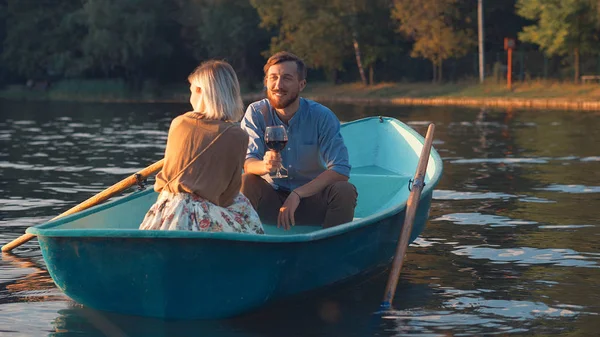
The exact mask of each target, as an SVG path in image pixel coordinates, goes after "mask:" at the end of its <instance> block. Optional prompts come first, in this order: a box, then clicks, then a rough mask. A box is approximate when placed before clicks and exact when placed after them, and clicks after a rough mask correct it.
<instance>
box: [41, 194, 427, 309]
mask: <svg viewBox="0 0 600 337" xmlns="http://www.w3.org/2000/svg"><path fill="white" fill-rule="evenodd" d="M430 202H431V193H428V194H426V195H423V196H422V198H421V201H420V203H419V207H418V212H417V216H416V218H415V223H414V227H413V231H412V238H411V240H410V241H413V240H414V238H416V236H417V235H418V234H419V233H421V232H422V230H423V228H424V227H425V223H426V220H427V218H428V212H429V208H430V207H429V206H430ZM404 216H405V209H403V210H401V211H400V212H398V213H395V214H392V215H390V216H388V217H385V218H383V219H380V220H378V221H376V222H374V223H372V224H369V225H366V226H362V227H360V228H356V229H354V230H350V231H347V232H344V233H341V234H339V235H335V236H329V237H325V238H323V239H318V240H312V241H308V242H279V243H277V242H244V241H227V240H219V239H200V240H199V239H194V238H135V237H131V238H127V237H122V238H111V237H67V236H65V237H52V236H43V235H42V236H39V243H40V247H41V249H42V253H43V255H44V259H45V261H46V263H47V265H48V267H49V272H50V274H51V276H52V279H53V280H54V282H55V283H56V284H57V286H58V287H59V288H60V289H61V290H62V291H63V292H64V293H65V294H67V295H68V296H69V297H71V298H72V299H73V300H75V301H77V302H79V303H81V304H83V305H85V306H89V307H91V308H94V309H99V310H105V311H111V312H118V313H122V314H130V315H140V316H150V317H158V318H166V319H216V318H226V317H231V316H236V315H239V314H242V313H244V312H247V311H250V310H252V309H256V308H258V307H260V306H263V305H264V304H266V303H268V302H272V301H275V300H278V299H283V298H285V297H289V296H292V295H296V294H299V293H303V292H306V291H310V290H314V289H319V288H322V287H325V286H328V285H332V284H335V283H337V282H340V281H344V280H347V279H348V278H351V277H353V276H356V275H359V274H362V273H365V272H369V271H372V270H375V269H377V268H379V267H382V266H385V265H387V264H389V263H390V262H391V260H392V258H393V255H394V252H395V249H396V244H397V242H398V236H399V234H400V230H401V228H402V223H403V221H404Z"/></svg>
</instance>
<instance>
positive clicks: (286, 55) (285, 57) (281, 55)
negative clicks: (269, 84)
mask: <svg viewBox="0 0 600 337" xmlns="http://www.w3.org/2000/svg"><path fill="white" fill-rule="evenodd" d="M289 61H293V62H296V67H297V68H298V80H300V81H302V80H304V79H306V65H305V64H304V61H302V59H301V58H299V57H298V56H296V55H294V54H292V53H290V52H287V51H280V52H278V53H275V54H273V56H271V57H269V59H268V60H267V63H266V64H265V67H264V68H263V70H264V72H265V77H266V76H267V74H268V72H269V68H271V66H274V65H276V64H279V63H283V62H289Z"/></svg>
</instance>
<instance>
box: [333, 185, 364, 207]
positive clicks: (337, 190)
mask: <svg viewBox="0 0 600 337" xmlns="http://www.w3.org/2000/svg"><path fill="white" fill-rule="evenodd" d="M357 198H358V192H357V191H356V187H355V186H354V185H352V184H351V183H350V182H348V181H336V182H335V183H333V184H331V188H330V192H329V201H330V202H335V203H337V202H339V203H342V204H345V205H351V206H352V207H356V200H357Z"/></svg>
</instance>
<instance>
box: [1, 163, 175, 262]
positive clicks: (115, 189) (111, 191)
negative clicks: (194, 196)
mask: <svg viewBox="0 0 600 337" xmlns="http://www.w3.org/2000/svg"><path fill="white" fill-rule="evenodd" d="M163 164H164V159H161V160H159V161H157V162H156V163H154V164H152V165H150V166H148V167H146V168H145V169H143V170H141V171H139V172H137V173H134V174H132V175H130V176H129V177H127V178H125V179H123V180H121V181H119V182H118V183H116V184H114V185H112V186H111V187H109V188H107V189H105V190H104V191H102V192H100V193H98V194H96V195H94V196H93V197H91V198H89V199H87V200H85V201H83V202H82V203H80V204H78V205H77V206H74V207H72V208H70V209H69V210H67V211H66V212H64V213H61V214H60V215H58V216H56V217H54V218H52V220H56V219H58V218H62V217H64V216H67V215H71V214H74V213H77V212H80V211H83V210H85V209H88V208H90V207H92V206H95V205H97V204H99V203H101V202H103V201H105V200H107V199H110V198H111V197H113V196H115V195H116V194H118V193H121V192H123V191H124V190H126V189H128V188H129V187H131V186H133V185H135V184H136V183H137V182H138V181H139V180H140V179H141V180H143V179H146V178H148V177H149V176H151V175H152V174H154V173H156V172H158V171H160V170H161V169H162V167H163ZM34 237H35V235H32V234H23V235H21V236H20V237H18V238H16V239H14V240H13V241H11V242H9V243H7V244H5V245H4V246H2V251H3V252H10V251H11V250H13V249H15V248H16V247H19V246H20V245H22V244H24V243H25V242H27V241H29V240H31V239H33V238H34Z"/></svg>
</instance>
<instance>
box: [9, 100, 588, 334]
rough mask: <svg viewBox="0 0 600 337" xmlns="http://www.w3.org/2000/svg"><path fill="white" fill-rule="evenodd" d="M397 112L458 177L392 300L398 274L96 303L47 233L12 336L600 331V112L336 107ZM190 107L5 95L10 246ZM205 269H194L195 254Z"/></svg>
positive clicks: (106, 182) (439, 200) (139, 152)
mask: <svg viewBox="0 0 600 337" xmlns="http://www.w3.org/2000/svg"><path fill="white" fill-rule="evenodd" d="M331 107H332V108H333V110H334V111H336V112H337V113H338V116H339V117H340V119H341V120H342V121H350V120H354V119H358V118H362V117H366V116H372V115H386V116H392V117H396V118H398V119H400V120H402V121H405V122H407V123H408V124H409V125H411V126H412V127H413V128H415V129H416V130H417V131H418V132H420V133H421V134H424V133H425V131H426V128H427V124H428V123H429V122H434V123H435V124H436V135H435V137H436V139H435V142H434V146H435V147H436V148H437V149H438V151H439V152H440V154H441V155H442V157H443V159H444V161H445V166H444V170H445V172H444V177H443V179H442V181H441V182H440V184H439V185H438V189H437V190H436V191H435V192H434V200H433V203H432V209H431V217H430V219H431V221H430V222H429V224H428V227H427V229H426V230H425V232H424V233H423V235H422V237H420V238H418V239H417V240H416V241H415V243H414V244H413V245H412V246H411V248H410V249H409V253H408V255H407V259H406V261H405V263H404V268H403V272H402V275H401V280H400V283H399V286H398V290H397V291H396V298H395V300H394V310H391V311H386V312H379V311H378V307H379V303H380V300H381V296H382V292H383V289H384V288H385V282H386V278H387V271H380V272H379V273H376V274H374V275H370V276H368V277H364V278H360V279H356V280H352V281H351V282H349V283H346V284H342V285H338V286H335V287H332V288H329V289H325V290H322V291H319V292H317V293H313V294H310V295H307V296H302V297H300V298H294V299H290V300H288V301H285V302H282V303H277V304H274V305H272V306H270V307H267V308H263V309H261V310H259V311H257V312H253V313H250V314H248V315H244V316H242V317H237V318H233V319H228V320H219V321H183V322H181V321H162V320H157V319H148V318H141V317H131V316H122V315H118V314H112V313H105V312H99V311H95V310H93V309H89V308H84V307H82V306H80V305H78V304H77V303H74V302H72V301H71V300H70V299H68V298H67V297H66V296H65V295H64V294H63V293H62V292H61V291H60V290H58V289H57V288H56V287H55V285H54V283H53V282H52V279H51V278H50V276H49V274H48V272H47V270H46V266H45V264H44V261H43V259H42V256H41V253H40V251H39V247H38V245H37V242H36V241H35V240H32V241H30V242H28V243H26V244H25V245H23V246H21V247H20V248H19V249H18V251H17V254H15V255H11V254H3V255H2V257H1V260H0V335H2V336H5V335H6V336H61V337H62V336H73V335H82V336H187V335H195V336H204V335H206V336H373V335H377V336H405V335H427V336H450V335H454V336H459V335H460V336H469V335H474V336H481V335H488V334H489V335H497V334H499V335H524V334H537V335H550V334H571V333H572V334H573V335H581V336H593V335H596V333H597V329H598V327H599V326H600V325H599V323H598V322H600V317H598V316H599V315H600V304H599V303H600V270H599V269H600V268H599V266H600V261H599V260H600V244H599V243H598V242H600V241H599V240H598V238H599V237H600V226H598V214H599V213H598V209H599V208H600V180H599V179H598V178H597V174H596V173H597V172H598V170H599V169H600V148H599V147H598V146H597V144H600V116H599V115H598V114H595V113H593V112H582V113H579V112H574V111H570V112H560V111H545V112H543V113H539V112H523V111H517V110H487V109H484V110H477V109H465V108H443V107H436V108H426V107H390V106H387V107H386V106H370V107H366V106H358V105H345V104H338V105H331ZM185 109H187V106H186V105H184V104H84V103H22V102H20V103H9V102H5V101H0V115H1V117H2V118H0V144H1V146H0V176H1V177H2V179H0V192H1V196H0V245H2V244H5V243H7V242H9V241H10V240H12V239H14V238H16V237H17V236H19V235H21V234H22V233H23V232H24V230H25V229H26V228H27V227H28V226H32V225H35V224H39V223H42V222H44V221H47V220H48V219H50V218H52V217H54V216H56V215H57V214H59V213H61V212H62V211H64V210H66V209H68V208H69V207H71V206H73V205H75V204H77V203H79V202H81V201H83V200H85V199H87V198H88V197H90V196H92V195H93V194H95V193H98V192H100V191H102V190H103V189H104V188H106V187H108V186H110V185H112V184H114V183H115V182H116V181H118V180H120V179H122V178H123V177H125V176H126V175H128V174H130V173H133V172H135V171H137V170H139V169H141V168H143V167H146V166H147V165H149V164H151V163H153V162H155V161H157V160H158V159H160V158H161V157H162V154H163V151H164V147H165V141H166V137H167V130H168V127H169V123H170V121H171V119H172V118H173V117H175V116H176V115H178V114H180V113H182V112H184V111H185ZM191 267H192V266H191Z"/></svg>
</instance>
